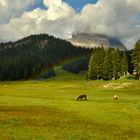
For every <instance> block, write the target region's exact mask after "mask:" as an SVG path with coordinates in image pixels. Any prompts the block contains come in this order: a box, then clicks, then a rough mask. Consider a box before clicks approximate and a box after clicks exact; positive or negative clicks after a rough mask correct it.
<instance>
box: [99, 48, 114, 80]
mask: <svg viewBox="0 0 140 140" xmlns="http://www.w3.org/2000/svg"><path fill="white" fill-rule="evenodd" d="M114 56H115V50H114V49H113V48H109V49H108V50H107V54H106V57H105V60H104V63H103V75H102V77H103V79H104V80H112V79H113V76H114V75H113V74H114V62H115V57H114Z"/></svg>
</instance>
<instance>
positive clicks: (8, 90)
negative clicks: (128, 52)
mask: <svg viewBox="0 0 140 140" xmlns="http://www.w3.org/2000/svg"><path fill="white" fill-rule="evenodd" d="M84 75H85V73H84V72H82V73H80V74H71V73H68V72H65V71H63V70H61V69H59V68H58V69H57V71H56V77H54V78H50V79H48V80H29V81H14V82H0V140H96V139H97V140H115V139H116V140H121V139H123V140H129V139H130V140H131V139H133V140H139V139H140V133H139V132H140V81H136V80H127V79H120V80H116V81H115V80H113V81H103V80H97V81H86V80H85V76H84ZM81 94H86V95H87V100H86V101H77V97H78V96H79V95H81ZM114 95H117V96H119V99H118V100H114V98H113V97H114Z"/></svg>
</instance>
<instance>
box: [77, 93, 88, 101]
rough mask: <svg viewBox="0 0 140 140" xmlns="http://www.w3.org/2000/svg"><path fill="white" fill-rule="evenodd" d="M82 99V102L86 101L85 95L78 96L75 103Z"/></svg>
mask: <svg viewBox="0 0 140 140" xmlns="http://www.w3.org/2000/svg"><path fill="white" fill-rule="evenodd" d="M82 99H84V101H86V100H87V95H85V94H83V95H80V96H79V97H78V98H77V101H79V100H82Z"/></svg>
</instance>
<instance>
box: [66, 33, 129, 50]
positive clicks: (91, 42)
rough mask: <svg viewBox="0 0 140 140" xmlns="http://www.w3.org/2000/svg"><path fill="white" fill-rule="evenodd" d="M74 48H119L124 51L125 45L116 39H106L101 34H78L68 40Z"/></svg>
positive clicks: (106, 37)
mask: <svg viewBox="0 0 140 140" xmlns="http://www.w3.org/2000/svg"><path fill="white" fill-rule="evenodd" d="M68 41H69V42H71V43H72V44H73V45H75V46H82V47H86V48H95V47H104V48H110V47H112V48H119V49H120V50H125V49H126V47H125V45H124V44H123V43H122V42H121V41H120V40H119V39H117V38H113V37H108V36H106V35H101V34H90V33H78V34H75V35H72V37H71V38H70V39H68Z"/></svg>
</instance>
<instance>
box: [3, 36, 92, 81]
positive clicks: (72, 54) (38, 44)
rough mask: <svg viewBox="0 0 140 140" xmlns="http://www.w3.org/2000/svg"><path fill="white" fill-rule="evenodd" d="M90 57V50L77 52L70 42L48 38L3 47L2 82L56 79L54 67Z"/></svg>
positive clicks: (4, 44)
mask: <svg viewBox="0 0 140 140" xmlns="http://www.w3.org/2000/svg"><path fill="white" fill-rule="evenodd" d="M90 53H91V50H89V49H84V48H76V47H74V46H73V45H72V44H70V43H69V42H67V41H64V40H61V39H56V38H54V37H53V36H49V35H46V34H40V35H31V36H29V37H27V38H24V39H21V40H18V41H17V42H9V43H1V44H0V80H20V79H30V78H38V77H42V78H48V77H51V76H55V72H54V66H57V65H59V64H61V63H64V62H67V61H69V60H71V59H74V58H77V57H80V56H87V55H90Z"/></svg>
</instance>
